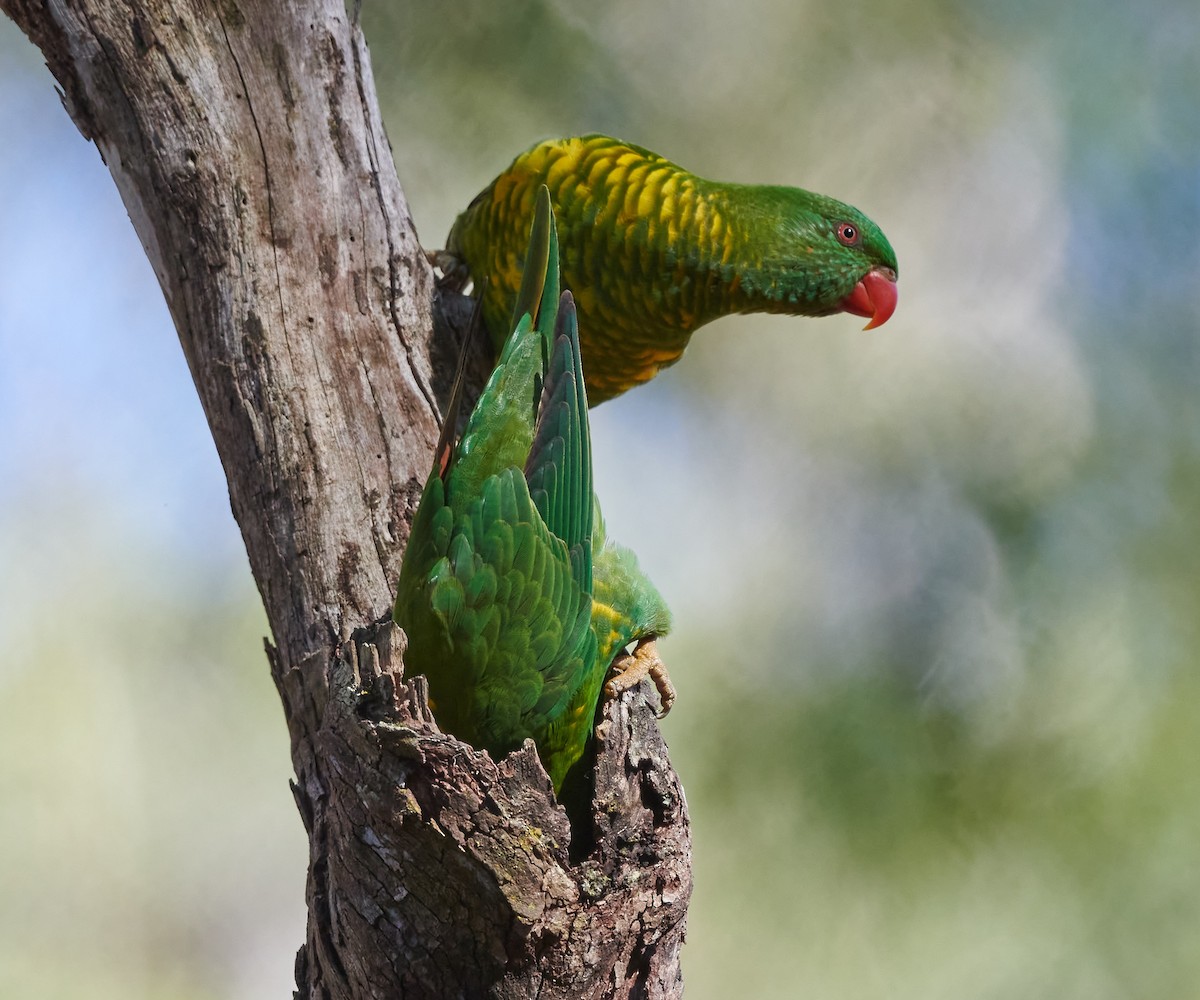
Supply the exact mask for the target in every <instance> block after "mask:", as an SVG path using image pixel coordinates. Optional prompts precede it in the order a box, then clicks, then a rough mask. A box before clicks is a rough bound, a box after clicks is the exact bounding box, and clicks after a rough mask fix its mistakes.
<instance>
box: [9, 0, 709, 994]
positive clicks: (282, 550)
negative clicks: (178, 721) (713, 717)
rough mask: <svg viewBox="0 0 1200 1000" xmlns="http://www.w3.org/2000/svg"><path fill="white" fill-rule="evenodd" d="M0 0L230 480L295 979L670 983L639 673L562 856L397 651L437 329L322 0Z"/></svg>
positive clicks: (674, 939)
mask: <svg viewBox="0 0 1200 1000" xmlns="http://www.w3.org/2000/svg"><path fill="white" fill-rule="evenodd" d="M0 8H2V9H4V10H5V11H6V12H7V13H8V14H9V15H10V16H11V17H13V19H14V20H15V21H16V22H17V23H18V24H19V25H20V26H21V27H22V28H23V30H24V31H25V32H26V34H28V35H29V37H30V38H31V39H32V40H33V41H34V42H35V43H36V44H37V45H38V46H39V47H40V48H41V50H42V52H43V53H44V55H45V57H46V60H47V63H48V65H49V67H50V69H51V71H52V72H53V74H54V76H55V77H56V78H57V80H58V82H59V84H60V86H61V87H62V92H63V102H64V104H65V106H66V108H67V110H68V112H69V113H70V115H71V117H72V118H73V120H74V121H75V123H76V124H77V126H78V127H79V129H80V131H81V132H82V133H83V135H84V136H85V137H86V138H88V139H90V140H92V141H93V142H94V143H95V144H96V146H97V148H98V149H99V150H100V153H101V155H102V156H103V157H104V160H105V162H106V163H107V164H108V166H109V168H110V170H111V171H112V175H113V178H114V179H115V181H116V183H117V186H118V188H119V189H120V192H121V195H122V197H123V199H124V201H125V205H126V207H127V209H128V211H129V215H130V218H131V219H132V221H133V224H134V226H135V227H136V229H137V232H138V234H139V236H140V238H141V240H142V244H143V246H144V247H145V249H146V253H147V255H148V256H149V258H150V261H151V263H152V264H153V266H154V269H155V272H156V273H157V275H158V278H159V282H160V284H161V285H162V289H163V292H164V294H165V296H166V299H167V303H168V305H169V307H170V310H171V315H172V317H173V318H174V322H175V325H176V327H177V329H178V332H179V337H180V340H181V342H182V344H183V348H184V353H185V355H186V357H187V361H188V364H189V366H190V367H191V371H192V375H193V377H194V379H195V383H196V387H197V389H198V391H199V394H200V397H201V399H202V401H203V404H204V409H205V412H206V413H207V415H208V420H209V423H210V426H211V428H212V432H213V436H214V438H215V440H216V443H217V447H218V451H219V452H220V455H221V461H222V463H223V465H224V468H225V472H226V475H227V477H228V480H229V492H230V498H231V502H232V506H233V512H234V514H235V516H236V518H237V521H238V524H239V525H240V526H241V530H242V534H243V537H244V539H245V543H246V548H247V551H248V553H249V556H250V564H251V567H252V569H253V572H254V575H255V578H256V580H257V582H258V586H259V589H260V592H261V594H262V598H263V602H264V604H265V606H266V610H267V616H268V619H269V621H270V625H271V630H272V633H273V636H274V642H273V644H272V643H268V653H269V656H270V660H271V666H272V671H273V673H274V676H275V679H276V682H277V684H278V687H279V690H280V694H281V697H282V700H283V704H284V710H285V712H286V715H287V720H288V726H289V730H290V733H291V740H292V758H293V762H294V766H295V771H296V776H297V780H296V782H295V785H294V790H295V795H296V802H297V805H298V806H299V809H300V812H301V815H302V816H303V819H304V823H305V827H306V829H307V830H308V833H309V837H310V844H311V853H310V867H309V872H308V891H307V898H308V904H309V923H308V935H307V941H306V943H305V944H304V946H303V947H302V948H301V949H300V952H299V955H298V958H297V985H298V995H300V996H303V997H314V998H315V997H330V998H351V997H353V998H359V997H442V996H445V997H456V996H462V997H477V996H478V997H482V996H490V997H505V998H508V997H512V998H515V997H529V996H538V997H546V998H550V997H563V998H567V997H570V998H577V997H673V996H678V995H681V993H682V981H681V979H680V973H679V949H680V945H681V943H682V939H683V929H684V915H685V911H686V905H687V900H688V896H689V893H690V888H691V872H690V866H689V842H688V824H687V812H686V807H685V804H684V800H683V794H682V790H681V789H680V787H679V784H678V782H677V780H676V778H675V775H674V773H673V772H672V771H671V768H670V765H669V762H668V760H667V755H666V748H665V746H664V745H663V743H662V741H661V738H660V737H659V734H658V730H657V727H656V726H655V724H654V721H653V717H652V715H651V713H650V711H649V709H648V708H647V706H646V704H645V701H644V698H642V697H641V696H638V697H637V698H633V699H629V698H627V699H625V700H623V701H622V702H620V703H618V704H615V705H612V706H609V707H608V709H606V711H605V715H604V719H603V721H602V723H601V726H600V729H599V733H600V740H599V746H600V751H599V754H598V761H597V771H596V774H597V790H596V799H595V803H594V811H593V819H594V840H595V844H594V847H593V848H592V850H591V851H590V853H589V854H588V855H587V857H585V858H584V859H583V860H581V861H578V862H573V861H572V860H571V858H570V857H569V856H568V852H567V846H568V841H569V838H570V828H569V827H568V825H567V822H566V818H565V814H564V813H563V812H562V810H561V809H560V808H559V807H558V806H557V805H556V804H555V802H554V798H553V795H552V793H551V790H550V786H549V782H548V780H547V778H546V776H545V773H544V772H543V771H542V769H541V766H540V764H539V763H538V760H537V756H536V753H534V751H533V750H532V747H531V746H530V745H528V744H527V745H526V747H525V749H524V750H522V751H520V752H518V753H515V754H512V755H510V756H509V757H508V758H506V759H505V760H502V761H500V762H498V763H494V762H492V761H491V760H490V759H489V758H488V757H487V755H486V754H483V753H478V752H476V751H474V750H472V749H471V748H470V747H467V746H465V745H463V744H461V743H458V742H456V741H455V740H453V739H451V738H450V737H448V736H445V735H443V734H441V733H439V732H438V730H437V727H436V725H435V724H434V723H433V720H432V718H431V717H430V715H429V712H428V709H427V708H426V706H425V702H424V688H423V684H422V681H421V679H419V678H418V679H405V678H403V676H402V664H401V660H402V651H403V636H402V634H401V633H400V632H399V631H398V630H396V629H394V628H393V627H392V626H391V625H390V624H387V622H386V618H387V612H388V608H389V606H390V601H391V594H392V587H393V586H394V583H395V581H396V578H397V576H398V570H399V561H400V557H401V554H402V550H403V543H404V539H405V537H406V535H407V530H408V525H409V523H410V521H411V517H412V513H413V507H414V504H415V502H416V500H417V497H418V495H419V492H420V484H421V482H422V481H423V479H424V476H425V474H426V472H427V471H428V464H429V461H430V454H431V449H432V446H433V443H434V440H435V438H436V435H437V426H438V404H437V398H438V392H437V391H436V388H435V387H437V386H439V385H441V384H442V381H443V380H444V377H445V375H446V372H447V370H448V367H449V364H450V360H451V359H450V358H449V356H448V355H450V354H451V353H453V352H452V351H450V350H445V349H444V347H442V346H441V345H442V341H441V340H439V338H435V337H434V335H433V314H434V308H435V290H434V284H433V280H432V275H431V272H430V270H429V267H428V265H427V264H426V262H425V259H424V257H423V255H422V252H421V249H420V247H419V245H418V243H417V239H416V234H415V232H414V230H413V225H412V220H411V218H410V216H409V212H408V208H407V205H406V203H405V200H404V195H403V192H402V191H401V188H400V185H399V182H398V180H397V177H396V172H395V167H394V164H393V162H392V156H391V150H390V147H389V145H388V141H387V138H386V136H385V134H384V131H383V127H382V122H381V120H380V116H379V109H378V104H377V101H376V98H375V93H374V88H373V83H372V80H371V75H370V70H369V65H368V59H367V51H366V46H365V43H364V41H363V39H362V36H361V33H360V32H359V30H358V27H357V25H356V24H355V23H354V22H353V19H352V18H351V17H350V16H349V15H348V14H347V12H346V10H345V8H344V6H343V4H342V2H341V0H300V2H294V3H283V2H278V3H273V2H268V0H242V2H240V3H238V2H235V0H224V2H219V3H207V2H203V0H172V2H167V0H133V2H129V0H44V2H35V0H0ZM439 350H440V351H441V354H440V355H439V354H437V353H436V352H438V351H439Z"/></svg>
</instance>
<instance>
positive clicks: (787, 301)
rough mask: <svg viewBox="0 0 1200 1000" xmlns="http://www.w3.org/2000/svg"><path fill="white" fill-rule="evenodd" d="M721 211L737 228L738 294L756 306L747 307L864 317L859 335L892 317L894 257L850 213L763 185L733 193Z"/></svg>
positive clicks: (820, 199)
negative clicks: (741, 243)
mask: <svg viewBox="0 0 1200 1000" xmlns="http://www.w3.org/2000/svg"><path fill="white" fill-rule="evenodd" d="M730 187H733V185H731V186H730ZM729 208H730V211H731V213H732V214H733V215H734V217H735V218H736V221H737V223H738V224H739V226H740V227H743V228H744V239H745V241H746V242H745V251H746V256H747V262H746V263H747V266H746V268H745V271H744V273H743V274H742V288H743V289H744V291H745V292H746V294H747V295H748V296H750V297H752V298H754V299H756V300H757V302H756V305H755V306H753V307H752V308H761V309H763V310H764V311H767V312H784V313H793V314H800V315H804V316H827V315H829V314H831V313H836V312H849V313H853V314H855V315H856V316H866V317H868V318H870V320H871V322H870V323H869V324H867V329H870V328H871V327H876V326H881V325H882V324H883V323H885V322H887V320H888V318H889V317H890V316H891V315H892V313H893V312H894V311H895V308H896V277H897V268H896V254H895V251H893V250H892V245H891V244H890V243H888V241H887V237H886V236H884V235H883V232H882V231H881V230H880V228H879V227H878V226H877V225H875V223H874V222H872V221H871V220H870V219H868V218H867V217H866V216H865V215H863V214H862V212H860V211H859V210H858V209H856V208H854V207H852V206H851V205H846V204H844V203H842V202H840V201H837V200H835V199H833V198H827V197H825V196H824V195H819V194H813V193H812V192H810V191H803V190H801V189H800V188H789V187H765V186H754V187H740V188H738V189H737V190H736V194H735V195H734V196H733V197H731V199H730V205H729Z"/></svg>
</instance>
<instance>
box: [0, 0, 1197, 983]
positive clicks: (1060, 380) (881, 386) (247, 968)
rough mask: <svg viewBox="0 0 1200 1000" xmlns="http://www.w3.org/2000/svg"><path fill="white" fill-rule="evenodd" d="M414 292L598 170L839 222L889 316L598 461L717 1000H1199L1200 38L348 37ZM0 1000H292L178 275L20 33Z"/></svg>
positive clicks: (980, 5)
mask: <svg viewBox="0 0 1200 1000" xmlns="http://www.w3.org/2000/svg"><path fill="white" fill-rule="evenodd" d="M363 16H364V22H365V24H366V27H367V31H368V37H369V38H370V39H371V44H372V52H373V57H374V63H375V71H376V76H377V79H378V83H379V88H380V92H381V96H382V99H383V101H384V105H385V113H386V118H387V122H388V126H389V130H390V133H391V136H392V139H393V144H394V146H395V152H396V158H397V162H398V167H399V170H400V176H401V180H402V182H403V184H404V187H405V190H406V192H407V194H408V197H409V200H410V202H411V206H412V210H413V214H414V216H415V219H416V222H417V225H418V229H419V232H420V234H421V237H422V239H423V242H424V243H425V245H426V246H431V247H432V246H438V245H440V243H441V241H442V239H443V237H444V234H445V232H446V230H447V229H448V227H449V224H450V222H451V220H452V219H453V217H454V214H455V213H456V212H457V211H458V210H459V209H460V208H461V207H462V206H464V205H465V204H466V202H467V201H468V200H469V198H470V197H471V196H472V195H473V194H474V193H475V192H476V191H477V190H478V189H479V188H481V187H482V186H483V185H484V184H485V183H486V182H487V181H488V180H490V178H491V177H492V176H493V175H494V174H495V173H496V172H498V171H499V169H500V168H502V167H503V166H504V165H505V164H507V162H508V161H509V160H510V159H511V158H512V156H513V155H515V154H516V153H517V152H518V151H519V150H521V149H523V148H524V147H526V146H527V145H529V144H531V143H532V142H534V141H535V140H538V139H540V138H543V137H546V136H551V135H560V134H569V133H577V132H583V131H592V130H600V131H608V132H612V133H615V134H617V135H620V136H622V137H624V138H628V139H631V140H634V141H637V142H640V143H643V144H645V145H648V146H650V147H652V148H654V149H656V150H658V151H660V152H662V153H664V154H666V155H668V156H670V157H671V158H673V159H675V160H677V161H679V162H681V163H683V164H685V165H686V166H688V167H689V168H691V169H693V170H695V171H697V172H699V173H703V174H707V175H710V176H715V177H721V178H725V179H731V180H741V181H747V182H750V181H763V182H778V183H794V184H799V185H801V186H804V187H810V188H813V189H816V190H820V191H822V192H825V193H828V194H831V195H834V196H837V197H839V198H842V199H844V200H846V201H849V202H852V203H853V204H856V205H858V206H859V207H860V208H862V209H863V210H864V211H866V212H867V213H868V214H869V215H871V216H872V217H873V218H874V219H875V220H876V221H877V222H879V223H880V225H881V226H882V227H883V228H884V230H885V232H887V233H888V235H889V237H890V239H891V242H892V243H893V245H894V246H895V248H896V251H897V254H898V256H899V260H900V273H901V280H900V289H901V298H900V307H899V309H898V311H897V313H896V315H895V317H894V318H893V319H892V320H891V322H890V323H888V325H887V326H886V327H884V328H883V329H881V330H877V331H872V332H870V333H863V332H861V331H860V330H859V327H860V326H861V321H855V320H854V319H853V318H850V317H834V318H829V319H823V320H788V319H778V318H764V317H748V318H736V319H732V320H727V321H724V322H721V323H719V324H715V325H714V326H712V327H710V328H706V329H705V330H703V331H701V333H700V334H698V335H697V337H696V338H695V340H694V342H693V346H692V347H691V349H690V351H689V353H688V355H687V356H686V358H685V359H684V360H683V362H682V363H680V364H679V365H678V366H677V367H675V368H673V369H671V370H670V371H669V372H667V373H665V374H664V375H662V376H661V377H660V378H659V379H657V380H656V381H655V382H654V383H652V384H651V385H650V386H648V387H646V388H645V389H641V390H638V391H637V392H635V393H633V394H631V395H629V396H627V397H624V398H621V399H619V400H617V401H614V402H611V403H608V404H606V405H604V406H602V407H600V408H599V409H598V410H596V411H595V412H594V433H595V437H596V450H597V471H596V476H597V481H598V489H599V492H600V495H601V497H602V499H603V501H604V505H605V512H606V514H607V515H608V518H609V521H610V528H611V530H612V532H613V534H614V535H616V536H618V537H620V538H621V539H622V540H624V541H626V542H628V543H629V544H631V545H632V546H633V547H634V548H635V549H636V550H637V551H638V552H639V553H640V555H641V557H642V561H643V563H644V565H645V566H646V568H647V569H648V571H649V572H650V574H651V575H652V576H653V577H654V578H655V580H656V581H657V582H658V584H659V586H660V588H661V589H662V591H663V593H664V594H665V595H666V596H667V598H668V600H669V601H670V603H671V604H672V606H673V608H674V611H675V615H676V633H675V634H674V635H672V637H671V638H670V639H668V640H667V641H665V642H664V643H663V651H664V654H665V656H666V659H667V661H668V663H669V664H670V666H671V668H672V673H673V676H674V678H675V680H676V683H677V685H678V687H679V690H680V699H679V703H678V705H677V707H676V709H675V711H674V712H673V714H672V715H671V716H670V718H669V719H667V720H666V721H665V723H664V730H665V733H666V735H667V739H668V741H669V742H670V744H671V747H672V751H673V757H674V761H675V763H676V766H677V768H678V770H679V773H680V774H681V776H682V778H683V781H684V784H685V787H686V789H687V793H688V801H689V804H690V807H691V813H692V819H693V824H694V833H695V871H696V892H695V897H694V902H693V906H692V910H691V916H690V919H689V934H688V945H687V949H686V952H685V975H686V977H687V981H688V995H689V996H690V997H694V998H725V997H759V998H776V997H778V998H792V997H821V998H833V997H836V998H858V997H863V998H866V997H871V998H878V997H888V998H909V997H912V998H921V1000H935V998H942V997H944V998H954V1000H961V998H964V997H969V998H1013V1000H1030V998H1039V997H1045V998H1055V1000H1064V998H1066V1000H1069V998H1081V1000H1082V998H1086V1000H1108V998H1113V1000H1117V998H1136V1000H1157V998H1162V1000H1179V998H1184V997H1197V996H1200V985H1197V984H1200V948H1197V947H1196V942H1197V940H1200V673H1198V671H1197V668H1198V667H1200V569H1198V566H1200V516H1198V512H1200V237H1198V235H1197V233H1198V229H1197V225H1198V223H1200V114H1197V98H1198V96H1200V58H1198V57H1197V53H1198V52H1200V7H1198V6H1197V5H1196V4H1195V3H1194V0H1156V2H1155V3H1153V4H1150V5H1148V6H1146V5H1134V4H1129V3H1127V2H1124V0H1091V2H1085V0H1065V2H1062V3H1057V4H1036V3H1026V2H1019V0H1011V2H1001V3H993V2H984V0H912V2H910V3H906V4H891V3H886V2H883V0H867V2H864V3H856V4H845V3H842V4H832V3H815V2H811V0H808V2H805V0H789V2H786V3H785V2H781V0H745V2H743V3H742V4H740V5H738V6H737V7H733V6H730V5H727V4H720V3H715V2H711V0H709V2H692V3H680V2H673V3H659V4H653V5H651V4H644V3H637V2H634V0H617V2H614V3H609V4H595V3H591V4H588V3H583V2H577V0H559V2H552V0H546V2H520V3H512V4H494V3H488V2H485V0H474V2H458V3H436V4H435V3H432V2H414V3H405V4H400V3H394V4H380V3H368V4H367V5H366V9H365V10H364V13H363ZM0 135H2V136H3V143H0V996H4V997H14V998H17V997H20V998H35V1000H41V998H59V997H63V998H66V997H84V996H86V997H89V998H97V1000H104V998H109V997H112V998H117V997H120V998H123V1000H131V998H132V1000H138V998H172V1000H174V998H178V1000H208V998H238V1000H240V998H247V1000H249V998H260V997H280V996H287V995H289V989H290V983H291V973H292V961H293V956H294V953H295V949H296V947H297V946H298V945H299V943H300V942H301V940H302V937H303V923H304V908H303V885H304V869H305V861H306V848H305V842H304V836H303V832H302V829H301V825H300V822H299V819H298V817H297V815H296V813H295V810H294V807H293V805H292V803H291V798H290V795H289V792H288V789H287V779H288V776H289V774H290V765H289V760H288V745H287V738H286V733H285V729H284V725H283V720H282V714H281V711H280V708H279V706H278V703H277V700H276V697H275V693H274V691H273V689H272V686H271V682H270V679H269V675H268V670H267V665H266V662H265V660H264V658H263V655H262V651H261V650H262V647H261V636H262V635H263V633H264V631H265V621H264V618H263V615H262V611H261V607H260V605H259V601H258V597H257V594H256V591H255V589H254V586H253V582H252V580H251V578H250V574H249V570H248V568H247V564H246V559H245V555H244V552H243V550H242V547H241V541H240V538H239V535H238V532H237V529H236V526H235V525H234V523H233V520H232V518H231V516H230V514H229V506H228V498H227V495H226V491H225V486H224V481H223V477H222V472H221V469H220V466H219V463H218V461H217V457H216V453H215V450H214V448H213V445H212V442H211V440H210V438H209V435H208V432H207V428H206V426H205V424H204V421H203V417H202V414H201V411H200V407H199V405H198V402H197V399H196V396H195V392H194V390H193V388H192V386H191V383H190V379H189V376H188V373H187V370H186V367H185V364H184V361H183V357H182V354H181V351H180V349H179V346H178V344H177V342H176V339H175V335H174V333H173V331H172V328H171V325H170V322H169V320H168V316H167V312H166V309H165V308H164V305H163V302H162V298H161V295H160V293H159V291H158V288H157V286H156V284H155V282H154V278H153V275H152V273H151V270H150V267H149V266H148V264H147V262H146V260H145V259H144V257H143V255H142V252H141V248H140V246H139V245H138V242H137V239H136V237H135V235H134V233H133V230H132V228H131V226H130V225H129V223H128V220H127V219H126V217H125V213H124V211H123V209H122V206H121V204H120V201H119V199H118V197H117V195H116V192H115V190H114V187H113V184H112V182H111V180H110V179H109V176H108V174H107V172H106V170H105V168H104V167H103V165H102V164H101V162H100V159H99V157H98V155H97V154H96V151H95V149H94V148H92V147H91V146H89V145H87V144H85V143H84V142H83V140H82V139H81V138H80V137H79V135H78V134H77V133H76V132H75V130H74V128H73V127H72V126H71V124H70V122H69V121H68V119H67V116H66V114H65V113H64V112H63V111H62V109H61V108H60V107H59V103H58V100H57V98H56V96H55V94H54V92H53V90H52V86H51V80H50V78H49V76H48V74H47V72H46V71H45V69H44V68H43V66H42V65H41V60H40V58H39V57H38V55H37V53H36V52H35V51H34V50H33V49H32V47H31V46H30V45H29V44H28V43H26V42H25V41H24V39H23V38H22V37H21V36H20V35H19V33H18V32H17V31H16V29H15V28H14V27H13V26H12V25H11V24H9V23H8V22H6V21H3V20H0Z"/></svg>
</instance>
